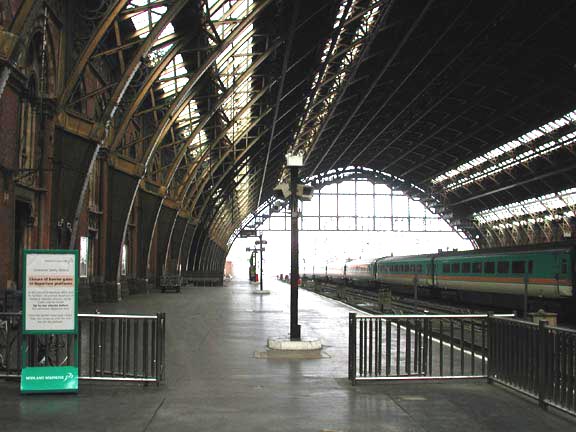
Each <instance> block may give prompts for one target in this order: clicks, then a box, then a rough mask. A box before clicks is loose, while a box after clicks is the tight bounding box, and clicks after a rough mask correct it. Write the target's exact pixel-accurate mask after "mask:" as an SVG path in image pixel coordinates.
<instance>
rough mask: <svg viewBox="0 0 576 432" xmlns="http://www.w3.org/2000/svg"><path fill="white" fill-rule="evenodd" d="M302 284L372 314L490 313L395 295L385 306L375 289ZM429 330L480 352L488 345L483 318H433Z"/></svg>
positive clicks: (435, 334) (308, 288)
mask: <svg viewBox="0 0 576 432" xmlns="http://www.w3.org/2000/svg"><path fill="white" fill-rule="evenodd" d="M302 288H304V289H307V290H309V291H313V292H315V293H317V294H320V295H324V296H326V297H329V298H332V299H334V300H338V301H341V302H344V303H346V304H349V305H351V306H354V307H355V308H357V309H360V310H362V311H365V312H367V313H370V314H379V313H392V314H398V315H402V314H430V315H467V314H484V313H487V311H486V310H473V309H470V308H466V307H456V306H451V305H445V304H438V303H436V302H431V301H425V300H415V299H411V298H405V297H399V296H394V297H392V301H391V302H390V303H389V304H387V305H386V306H385V307H384V308H383V307H382V303H381V302H380V299H379V294H378V292H374V291H368V290H365V289H361V288H355V287H342V286H340V285H335V284H329V283H324V282H314V281H306V282H305V283H304V284H303V285H302ZM399 318H400V316H399ZM430 330H431V331H432V333H433V335H434V336H435V337H437V338H439V339H440V340H451V341H456V342H457V343H459V344H460V345H462V346H463V347H465V348H468V349H470V348H473V350H474V351H475V352H477V353H480V352H481V351H482V350H483V349H484V348H485V347H486V334H487V328H486V325H485V321H483V320H477V319H469V320H462V321H460V325H458V326H456V327H455V326H454V321H451V320H442V319H440V320H433V321H432V322H431V327H430Z"/></svg>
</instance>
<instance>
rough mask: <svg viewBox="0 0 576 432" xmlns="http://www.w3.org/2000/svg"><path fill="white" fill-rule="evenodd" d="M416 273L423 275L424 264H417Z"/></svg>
mask: <svg viewBox="0 0 576 432" xmlns="http://www.w3.org/2000/svg"><path fill="white" fill-rule="evenodd" d="M416 271H417V272H418V273H422V264H416Z"/></svg>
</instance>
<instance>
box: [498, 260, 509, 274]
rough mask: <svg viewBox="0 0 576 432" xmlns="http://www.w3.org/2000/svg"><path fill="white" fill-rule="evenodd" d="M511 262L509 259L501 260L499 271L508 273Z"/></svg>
mask: <svg viewBox="0 0 576 432" xmlns="http://www.w3.org/2000/svg"><path fill="white" fill-rule="evenodd" d="M509 268H510V263H509V262H508V261H499V262H498V264H497V269H498V273H508V272H509Z"/></svg>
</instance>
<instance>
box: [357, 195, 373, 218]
mask: <svg viewBox="0 0 576 432" xmlns="http://www.w3.org/2000/svg"><path fill="white" fill-rule="evenodd" d="M356 206H357V212H358V216H373V215H374V199H373V195H358V196H356Z"/></svg>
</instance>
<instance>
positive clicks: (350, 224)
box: [338, 217, 356, 231]
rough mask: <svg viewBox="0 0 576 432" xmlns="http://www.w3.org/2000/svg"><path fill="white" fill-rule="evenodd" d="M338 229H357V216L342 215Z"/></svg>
mask: <svg viewBox="0 0 576 432" xmlns="http://www.w3.org/2000/svg"><path fill="white" fill-rule="evenodd" d="M338 229H339V230H350V231H353V230H355V229H356V218H353V217H341V218H339V219H338Z"/></svg>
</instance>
